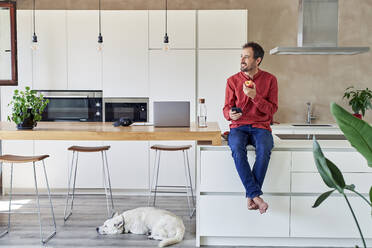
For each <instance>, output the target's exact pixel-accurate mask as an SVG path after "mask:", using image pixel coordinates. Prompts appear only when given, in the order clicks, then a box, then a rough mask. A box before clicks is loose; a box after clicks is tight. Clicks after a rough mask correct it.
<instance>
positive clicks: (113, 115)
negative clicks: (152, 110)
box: [105, 100, 148, 122]
mask: <svg viewBox="0 0 372 248" xmlns="http://www.w3.org/2000/svg"><path fill="white" fill-rule="evenodd" d="M147 108H148V102H118V101H117V100H116V101H115V100H111V101H110V100H105V121H107V122H112V121H117V120H119V119H120V118H122V117H123V118H126V119H130V120H132V121H133V122H147V120H148V112H147Z"/></svg>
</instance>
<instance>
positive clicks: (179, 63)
mask: <svg viewBox="0 0 372 248" xmlns="http://www.w3.org/2000/svg"><path fill="white" fill-rule="evenodd" d="M149 56H150V58H149V61H150V70H149V71H150V73H149V80H150V121H152V120H153V111H151V110H152V109H153V106H152V103H153V101H190V121H194V120H195V102H196V99H195V87H196V86H195V51H192V50H177V51H175V50H170V51H167V52H163V51H159V50H152V51H150V55H149Z"/></svg>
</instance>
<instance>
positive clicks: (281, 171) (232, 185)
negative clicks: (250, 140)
mask: <svg viewBox="0 0 372 248" xmlns="http://www.w3.org/2000/svg"><path fill="white" fill-rule="evenodd" d="M247 156H248V162H249V164H250V165H251V167H252V166H253V165H254V161H255V153H254V152H253V151H249V152H248V155H247ZM290 166H291V154H290V152H281V151H274V152H272V154H271V158H270V163H269V167H268V169H267V173H266V177H265V181H264V184H263V187H262V191H263V192H267V193H269V192H270V193H272V192H275V193H277V192H282V193H284V192H289V182H290ZM200 191H202V192H245V189H244V187H243V185H242V183H241V180H240V178H239V175H238V172H237V171H236V168H235V163H234V160H233V158H232V156H231V151H202V152H201V164H200Z"/></svg>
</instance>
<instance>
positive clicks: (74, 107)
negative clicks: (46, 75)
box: [42, 97, 102, 121]
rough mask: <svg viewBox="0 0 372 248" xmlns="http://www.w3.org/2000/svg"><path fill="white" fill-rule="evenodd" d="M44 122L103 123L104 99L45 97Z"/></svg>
mask: <svg viewBox="0 0 372 248" xmlns="http://www.w3.org/2000/svg"><path fill="white" fill-rule="evenodd" d="M45 98H46V99H49V103H48V105H47V107H46V108H45V110H44V112H43V114H42V121H102V98H88V97H45Z"/></svg>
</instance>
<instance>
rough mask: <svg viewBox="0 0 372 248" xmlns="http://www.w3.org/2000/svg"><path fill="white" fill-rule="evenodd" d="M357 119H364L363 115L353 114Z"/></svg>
mask: <svg viewBox="0 0 372 248" xmlns="http://www.w3.org/2000/svg"><path fill="white" fill-rule="evenodd" d="M353 115H354V116H355V117H356V118H359V119H362V115H361V114H353Z"/></svg>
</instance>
